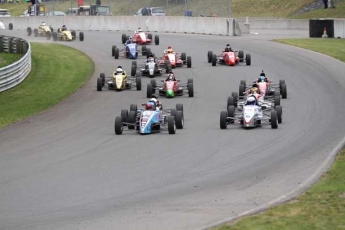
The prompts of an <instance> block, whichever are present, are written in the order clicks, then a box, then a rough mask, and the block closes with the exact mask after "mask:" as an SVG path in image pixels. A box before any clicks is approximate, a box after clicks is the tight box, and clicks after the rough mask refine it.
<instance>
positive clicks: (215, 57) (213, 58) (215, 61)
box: [212, 54, 217, 66]
mask: <svg viewBox="0 0 345 230" xmlns="http://www.w3.org/2000/svg"><path fill="white" fill-rule="evenodd" d="M216 65H217V55H215V54H213V56H212V66H216Z"/></svg>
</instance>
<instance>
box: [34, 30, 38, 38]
mask: <svg viewBox="0 0 345 230" xmlns="http://www.w3.org/2000/svg"><path fill="white" fill-rule="evenodd" d="M34 35H35V37H38V29H34Z"/></svg>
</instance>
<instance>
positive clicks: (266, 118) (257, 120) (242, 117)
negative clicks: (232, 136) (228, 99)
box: [220, 97, 282, 129]
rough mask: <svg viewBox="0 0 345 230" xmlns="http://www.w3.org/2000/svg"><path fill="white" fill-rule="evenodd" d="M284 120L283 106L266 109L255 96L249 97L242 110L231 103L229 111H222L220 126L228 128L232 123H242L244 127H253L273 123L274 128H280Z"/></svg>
mask: <svg viewBox="0 0 345 230" xmlns="http://www.w3.org/2000/svg"><path fill="white" fill-rule="evenodd" d="M281 122H282V107H281V106H280V105H279V106H276V107H275V108H274V109H270V110H266V109H265V108H263V107H262V106H260V105H259V104H258V102H257V101H256V100H255V99H254V97H248V98H247V101H246V103H245V105H244V106H243V108H242V111H240V112H236V107H235V106H234V105H229V106H228V107H227V111H221V112H220V128H221V129H226V128H227V126H228V125H230V124H240V125H241V126H242V127H244V128H253V127H257V126H262V125H264V124H269V125H271V128H272V129H277V128H278V123H281Z"/></svg>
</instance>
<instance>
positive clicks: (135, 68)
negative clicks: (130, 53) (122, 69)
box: [131, 64, 137, 77]
mask: <svg viewBox="0 0 345 230" xmlns="http://www.w3.org/2000/svg"><path fill="white" fill-rule="evenodd" d="M136 73H137V67H136V66H135V65H133V64H132V66H131V76H132V77H134V76H135V74H136Z"/></svg>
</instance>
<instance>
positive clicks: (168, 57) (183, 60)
mask: <svg viewBox="0 0 345 230" xmlns="http://www.w3.org/2000/svg"><path fill="white" fill-rule="evenodd" d="M158 62H159V65H160V66H163V65H164V66H165V67H166V68H167V69H174V68H176V67H182V66H183V65H187V67H188V68H191V67H192V57H191V56H186V53H181V56H178V53H176V52H174V51H168V50H164V54H163V57H161V58H158Z"/></svg>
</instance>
